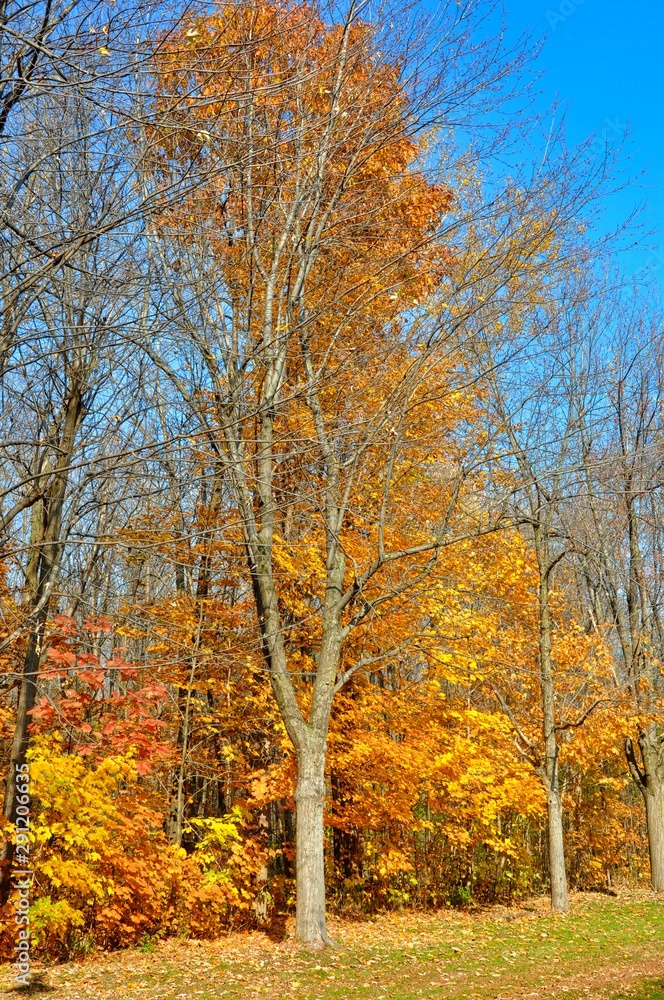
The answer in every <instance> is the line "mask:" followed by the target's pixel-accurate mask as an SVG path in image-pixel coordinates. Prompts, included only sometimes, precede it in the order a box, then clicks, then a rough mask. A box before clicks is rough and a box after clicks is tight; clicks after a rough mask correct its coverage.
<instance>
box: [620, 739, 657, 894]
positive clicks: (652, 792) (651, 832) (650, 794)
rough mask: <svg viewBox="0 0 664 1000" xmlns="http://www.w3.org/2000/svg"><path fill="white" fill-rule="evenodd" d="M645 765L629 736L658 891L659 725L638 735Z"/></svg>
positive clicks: (631, 766) (628, 751)
mask: <svg viewBox="0 0 664 1000" xmlns="http://www.w3.org/2000/svg"><path fill="white" fill-rule="evenodd" d="M639 749H640V751H641V762H642V767H640V766H639V763H638V761H637V759H636V753H635V751H634V746H633V744H632V741H631V740H630V739H627V740H625V756H626V758H627V763H628V765H629V769H630V772H631V774H632V777H633V778H634V781H635V782H636V784H637V786H638V787H639V789H640V791H641V794H642V795H643V799H644V802H645V807H646V823H647V827H648V850H649V854H650V879H651V882H652V887H653V889H654V890H655V892H664V734H663V733H662V730H661V728H660V727H659V726H656V725H652V726H649V727H648V728H647V729H646V730H645V731H644V732H642V733H640V735H639Z"/></svg>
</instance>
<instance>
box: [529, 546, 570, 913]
mask: <svg viewBox="0 0 664 1000" xmlns="http://www.w3.org/2000/svg"><path fill="white" fill-rule="evenodd" d="M535 544H536V551H537V559H538V565H539V572H540V583H539V594H538V597H539V626H540V637H539V638H540V641H539V654H540V656H539V660H540V662H539V672H540V689H541V695H542V723H543V736H544V746H545V752H546V760H545V763H544V768H543V770H542V773H541V777H542V780H543V782H544V787H545V789H546V796H547V812H548V826H549V881H550V883H551V909H552V910H555V911H557V912H560V913H567V911H568V910H569V900H568V898H567V873H566V871H565V841H564V836H563V807H562V800H561V796H560V789H559V785H558V737H557V730H556V716H555V687H554V679H553V663H552V658H551V611H550V608H549V597H550V593H549V575H550V573H551V570H552V568H553V566H554V565H555V562H552V561H551V558H550V554H549V545H548V539H546V538H542V534H541V532H540V529H539V528H537V529H535Z"/></svg>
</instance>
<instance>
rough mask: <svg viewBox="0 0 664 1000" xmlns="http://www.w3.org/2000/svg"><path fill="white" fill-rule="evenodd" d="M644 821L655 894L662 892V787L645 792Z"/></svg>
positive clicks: (663, 886) (663, 814)
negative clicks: (646, 829) (645, 822)
mask: <svg viewBox="0 0 664 1000" xmlns="http://www.w3.org/2000/svg"><path fill="white" fill-rule="evenodd" d="M644 798H645V801H646V821H647V824H648V849H649V852H650V878H651V881H652V887H653V889H654V890H655V892H664V787H662V785H660V786H659V788H657V789H656V791H655V792H650V791H648V790H646V794H645V796H644Z"/></svg>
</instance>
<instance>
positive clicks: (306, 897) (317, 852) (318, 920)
mask: <svg viewBox="0 0 664 1000" xmlns="http://www.w3.org/2000/svg"><path fill="white" fill-rule="evenodd" d="M297 766H298V774H297V789H296V792H295V802H296V805H297V812H296V845H297V847H296V879H297V910H296V921H295V933H296V935H297V938H298V940H299V941H301V942H302V943H303V944H305V945H307V947H309V948H323V947H325V946H326V945H328V944H330V939H329V937H328V935H327V930H326V925H325V855H324V833H325V831H324V827H323V812H324V807H325V741H324V740H323V741H321V740H320V739H316V738H314V739H310V740H307V741H306V742H305V745H304V746H303V747H302V748H301V749H300V750H298V753H297Z"/></svg>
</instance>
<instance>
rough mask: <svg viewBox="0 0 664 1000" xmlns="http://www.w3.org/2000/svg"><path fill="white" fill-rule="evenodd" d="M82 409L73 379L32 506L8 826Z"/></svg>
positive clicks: (6, 853)
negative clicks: (27, 615) (46, 474)
mask: <svg viewBox="0 0 664 1000" xmlns="http://www.w3.org/2000/svg"><path fill="white" fill-rule="evenodd" d="M83 412H84V407H83V397H82V394H81V391H80V387H79V386H78V384H77V383H76V382H75V383H74V387H73V388H72V390H71V392H70V393H69V395H68V397H67V399H66V401H65V405H64V408H63V413H62V417H63V421H62V435H61V437H60V441H59V442H58V446H57V452H58V458H57V461H56V463H55V466H54V468H53V470H52V478H51V482H50V484H49V485H48V487H47V488H46V490H45V493H44V497H43V499H42V500H41V501H40V502H39V503H37V504H36V505H35V507H34V509H33V516H32V524H31V531H30V553H29V555H28V562H27V567H26V578H25V582H26V590H27V594H28V603H29V607H30V608H31V614H32V616H33V617H32V621H31V624H30V632H29V636H28V646H27V650H26V655H25V661H24V665H23V675H22V677H21V687H20V690H19V698H18V709H17V714H16V724H15V728H14V737H13V740H12V747H11V752H10V755H9V764H8V769H7V780H6V785H5V799H4V808H3V813H4V816H5V819H6V820H8V822H9V823H12V824H14V823H15V822H16V805H17V803H16V784H15V781H14V776H15V774H16V769H17V766H20V765H21V764H24V763H25V760H26V754H27V751H28V746H29V741H30V737H29V731H28V726H29V724H30V712H31V710H32V708H33V707H34V704H35V697H36V693H37V674H38V672H39V667H40V664H41V660H42V656H43V652H44V650H43V643H44V629H45V625H46V619H47V617H48V613H49V608H50V604H51V597H52V593H53V588H54V586H55V583H56V580H57V576H58V570H59V565H60V556H61V552H62V515H63V506H64V501H65V496H66V492H67V484H68V482H69V466H70V464H71V459H72V455H73V453H74V446H75V442H76V435H77V432H78V428H79V426H80V422H81V419H82V416H83ZM13 858H14V845H13V843H10V842H9V841H7V840H6V841H5V842H4V843H3V845H2V855H1V857H0V905H4V903H6V901H7V898H8V896H9V892H10V888H11V867H12V862H13Z"/></svg>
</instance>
